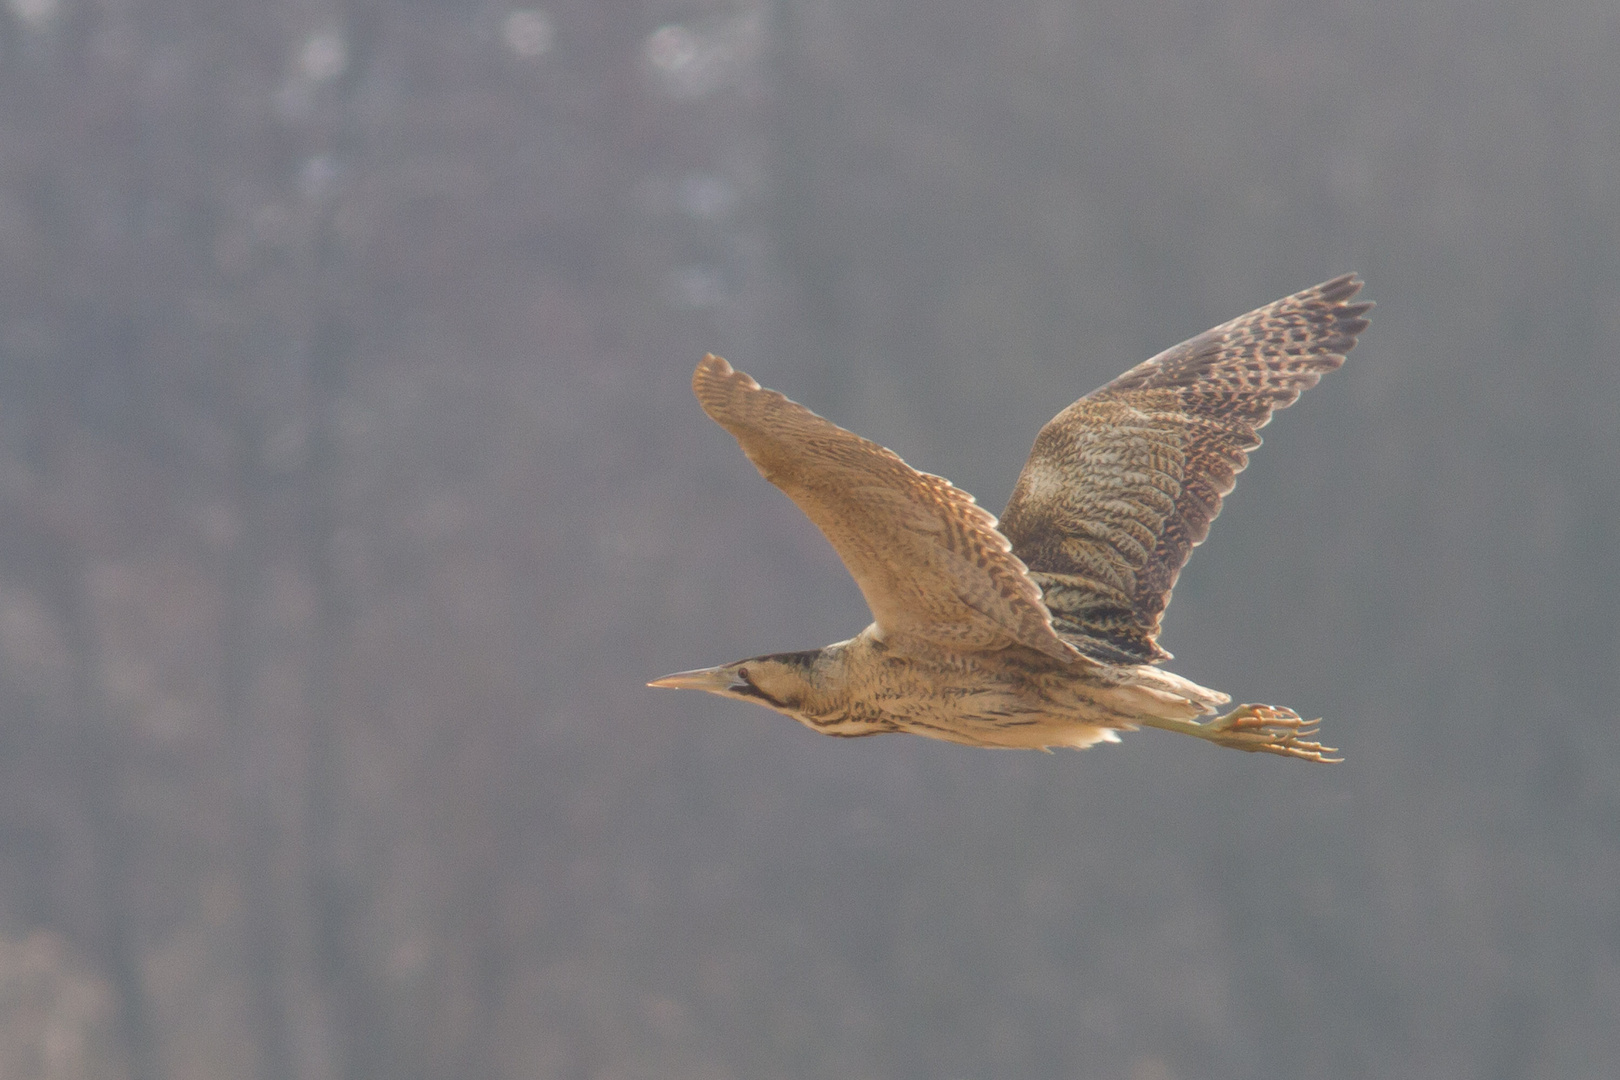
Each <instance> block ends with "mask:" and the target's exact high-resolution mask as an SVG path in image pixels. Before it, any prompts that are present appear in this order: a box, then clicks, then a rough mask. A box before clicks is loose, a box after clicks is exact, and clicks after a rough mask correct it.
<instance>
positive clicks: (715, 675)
mask: <svg viewBox="0 0 1620 1080" xmlns="http://www.w3.org/2000/svg"><path fill="white" fill-rule="evenodd" d="M820 652H821V651H820V650H813V651H811V652H793V653H772V654H771V655H769V656H755V657H751V658H750V659H747V660H738V661H737V662H736V663H733V664H721V665H720V666H719V667H711V668H698V669H697V670H696V671H677V672H676V673H675V674H673V675H665V676H664V677H663V678H661V679H654V680H653V681H652V682H650V683H648V684H647V685H648V686H661V687H666V688H668V689H671V690H706V691H708V692H709V693H711V694H719V695H720V696H721V697H729V698H736V699H737V700H739V701H752V702H753V703H754V704H756V705H763V706H765V707H766V708H768V709H775V710H777V711H778V712H784V713H787V714H788V715H790V716H796V715H797V714H798V713H799V712H800V711H802V710H803V708H804V706H805V703H806V698H808V697H809V695H810V693H811V691H812V690H813V689H814V683H813V681H812V673H813V672H814V670H815V667H816V660H817V658H818V657H819V656H820Z"/></svg>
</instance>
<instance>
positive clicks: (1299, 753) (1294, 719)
mask: <svg viewBox="0 0 1620 1080" xmlns="http://www.w3.org/2000/svg"><path fill="white" fill-rule="evenodd" d="M1321 723H1322V721H1321V719H1320V718H1318V719H1315V720H1302V719H1300V715H1299V713H1297V712H1295V711H1294V710H1293V709H1284V708H1279V707H1278V706H1276V705H1239V706H1238V707H1237V708H1235V709H1233V710H1232V711H1231V712H1229V713H1227V714H1226V715H1225V716H1218V717H1216V718H1215V719H1214V720H1211V721H1209V722H1207V723H1204V724H1200V725H1198V726H1199V728H1200V729H1201V732H1202V737H1203V738H1206V739H1208V740H1209V741H1210V742H1212V743H1216V744H1217V745H1220V746H1230V747H1231V748H1232V749H1234V750H1247V751H1249V752H1251V753H1260V752H1264V753H1267V754H1282V755H1283V756H1284V757H1296V758H1303V759H1305V760H1306V761H1320V762H1322V763H1323V764H1336V763H1338V762H1341V761H1343V760H1344V759H1343V758H1335V757H1328V756H1327V755H1329V754H1337V753H1338V752H1339V751H1338V750H1337V749H1336V748H1334V747H1331V746H1323V745H1322V744H1321V743H1319V742H1314V741H1312V740H1313V738H1314V737H1315V735H1316V734H1317V732H1318V731H1319V730H1320V728H1319V726H1318V725H1320V724H1321Z"/></svg>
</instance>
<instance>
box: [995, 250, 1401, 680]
mask: <svg viewBox="0 0 1620 1080" xmlns="http://www.w3.org/2000/svg"><path fill="white" fill-rule="evenodd" d="M1361 284H1362V283H1361V282H1360V281H1359V280H1358V279H1357V278H1356V277H1355V275H1353V274H1346V275H1345V276H1343V277H1338V278H1334V279H1333V280H1332V281H1329V282H1325V283H1323V284H1321V285H1318V286H1316V287H1315V288H1313V289H1306V290H1305V291H1304V292H1302V293H1296V294H1295V295H1293V296H1289V297H1286V298H1284V299H1282V300H1278V301H1277V302H1276V303H1274V304H1268V305H1267V306H1265V307H1263V308H1260V309H1258V310H1256V311H1251V312H1249V314H1247V315H1244V316H1242V317H1240V318H1237V319H1233V320H1232V321H1231V322H1229V323H1226V324H1225V325H1223V326H1217V327H1216V328H1215V329H1213V330H1209V331H1206V332H1205V333H1202V334H1200V335H1198V336H1197V337H1195V338H1193V339H1192V340H1191V341H1186V342H1183V343H1182V344H1180V345H1177V346H1176V347H1175V348H1173V349H1170V350H1168V351H1166V352H1163V353H1160V354H1159V355H1158V356H1155V357H1154V358H1153V359H1151V360H1149V361H1147V362H1146V363H1143V364H1139V365H1138V366H1136V367H1134V368H1132V369H1131V370H1130V371H1127V372H1126V373H1125V374H1123V375H1121V376H1120V377H1119V378H1117V379H1115V380H1114V381H1113V382H1111V383H1109V384H1108V385H1107V386H1104V387H1102V388H1101V389H1099V390H1095V391H1093V392H1092V393H1090V394H1087V395H1086V396H1085V397H1083V398H1081V399H1080V400H1079V401H1077V402H1075V403H1074V404H1073V405H1071V406H1069V407H1068V408H1067V409H1065V410H1063V411H1062V412H1061V413H1059V414H1058V415H1057V416H1056V417H1054V418H1053V419H1052V421H1051V422H1050V423H1048V424H1047V425H1046V426H1045V427H1044V428H1042V429H1041V433H1040V435H1039V436H1038V437H1037V438H1036V440H1035V448H1034V450H1032V451H1031V452H1030V455H1029V461H1028V462H1027V463H1026V464H1025V465H1024V471H1023V472H1022V473H1021V474H1020V475H1019V477H1018V485H1017V487H1016V488H1014V490H1013V495H1012V500H1011V501H1010V502H1009V503H1008V504H1007V512H1006V513H1005V514H1003V515H1002V519H1001V531H1002V532H1003V533H1005V534H1006V536H1007V538H1008V539H1009V540H1011V541H1012V545H1013V551H1014V552H1015V553H1016V554H1017V555H1018V557H1019V558H1021V559H1023V560H1024V563H1025V564H1026V565H1027V566H1028V567H1029V571H1030V576H1031V577H1032V578H1034V579H1035V581H1036V583H1037V584H1039V585H1040V586H1041V588H1042V589H1043V591H1044V598H1045V602H1046V606H1047V607H1048V608H1049V609H1050V610H1051V612H1052V617H1053V625H1054V626H1055V627H1056V628H1057V630H1058V633H1060V634H1061V635H1063V637H1064V638H1066V639H1067V640H1069V641H1070V642H1072V643H1073V644H1075V645H1076V646H1078V647H1079V648H1080V650H1081V651H1082V652H1084V653H1086V654H1087V655H1089V656H1092V657H1094V658H1096V659H1100V660H1106V661H1109V662H1113V663H1140V662H1143V661H1148V662H1157V661H1159V660H1163V659H1166V658H1168V657H1169V655H1170V654H1169V653H1167V652H1165V651H1164V650H1163V649H1161V648H1160V647H1159V645H1158V642H1157V641H1156V640H1155V639H1156V638H1157V637H1158V635H1159V620H1160V617H1161V616H1162V615H1163V614H1164V609H1165V607H1166V606H1167V605H1168V604H1169V603H1170V590H1171V588H1172V587H1173V586H1174V585H1175V583H1176V577H1177V575H1178V574H1180V572H1181V568H1182V567H1183V566H1184V565H1186V562H1187V557H1188V555H1189V554H1191V552H1192V549H1193V548H1194V547H1196V546H1197V545H1198V544H1201V543H1203V541H1204V537H1205V536H1207V535H1208V534H1209V524H1210V522H1211V521H1213V520H1215V515H1216V514H1218V513H1220V509H1221V497H1222V496H1224V495H1226V494H1227V493H1228V492H1230V491H1231V490H1232V485H1233V484H1234V483H1235V481H1236V477H1237V474H1238V473H1239V472H1241V471H1242V470H1243V468H1244V466H1246V465H1247V464H1248V461H1249V458H1248V451H1250V450H1253V449H1254V448H1255V447H1257V446H1259V445H1260V435H1259V429H1260V428H1262V427H1264V426H1265V425H1266V424H1267V423H1268V422H1269V421H1270V420H1271V414H1272V413H1273V412H1274V411H1276V410H1277V409H1282V408H1286V407H1287V406H1289V405H1292V404H1293V403H1294V401H1295V399H1297V398H1298V397H1299V395H1300V392H1301V391H1302V390H1304V389H1305V388H1307V387H1310V386H1315V385H1316V382H1317V380H1318V379H1320V378H1321V377H1322V373H1323V372H1324V371H1331V370H1333V369H1334V368H1336V367H1338V366H1339V365H1340V364H1342V363H1344V354H1345V353H1347V352H1349V351H1350V349H1351V348H1352V347H1353V346H1354V345H1355V343H1356V335H1357V334H1359V333H1360V332H1361V331H1363V330H1365V329H1366V328H1367V320H1366V319H1365V318H1363V316H1364V315H1365V314H1366V312H1367V310H1368V309H1369V308H1370V307H1372V305H1371V304H1370V303H1349V302H1348V301H1349V300H1350V299H1351V298H1352V297H1353V296H1355V295H1356V292H1357V291H1358V290H1359V289H1360V288H1361Z"/></svg>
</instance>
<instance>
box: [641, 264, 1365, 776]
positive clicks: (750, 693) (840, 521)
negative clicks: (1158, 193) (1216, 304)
mask: <svg viewBox="0 0 1620 1080" xmlns="http://www.w3.org/2000/svg"><path fill="white" fill-rule="evenodd" d="M1361 285H1362V283H1361V281H1360V280H1359V279H1358V278H1357V277H1356V276H1355V275H1354V274H1346V275H1344V276H1343V277H1337V278H1334V279H1333V280H1332V281H1328V282H1324V283H1323V284H1321V285H1318V286H1316V287H1315V288H1311V289H1306V290H1305V291H1304V292H1300V293H1296V294H1294V295H1293V296H1289V297H1285V298H1283V299H1281V300H1278V301H1277V302H1276V303H1273V304H1268V305H1266V306H1265V307H1262V308H1258V309H1256V310H1254V311H1251V312H1249V313H1248V314H1247V315H1243V316H1240V317H1239V318H1236V319H1233V320H1232V321H1231V322H1229V323H1225V324H1224V325H1221V326H1217V327H1215V328H1214V329H1213V330H1208V331H1205V332H1204V333H1202V334H1199V335H1198V336H1197V337H1195V338H1193V339H1191V340H1190V341H1185V342H1183V343H1181V344H1180V345H1177V346H1176V347H1175V348H1173V349H1170V350H1168V351H1166V352H1163V353H1160V354H1159V355H1158V356H1155V357H1154V358H1153V359H1151V360H1148V361H1146V362H1144V363H1142V364H1138V365H1137V366H1136V367H1134V368H1132V369H1131V370H1129V371H1127V372H1126V373H1125V374H1123V375H1121V376H1120V377H1119V378H1117V379H1115V380H1114V381H1113V382H1111V383H1109V384H1107V385H1106V386H1103V387H1102V388H1100V389H1098V390H1094V391H1092V392H1091V393H1089V394H1087V395H1086V396H1085V397H1083V398H1081V399H1080V400H1079V401H1076V402H1075V403H1074V404H1073V405H1070V406H1069V407H1068V408H1067V409H1064V410H1063V411H1062V412H1060V413H1058V414H1057V416H1055V417H1054V418H1053V419H1052V420H1051V422H1050V423H1048V424H1047V425H1046V426H1045V427H1044V428H1042V429H1041V432H1040V434H1039V435H1038V436H1037V437H1036V439H1035V448H1034V449H1033V450H1032V451H1031V452H1030V455H1029V460H1028V461H1027V462H1026V463H1025V464H1024V471H1023V472H1022V473H1021V474H1020V475H1019V477H1018V483H1017V485H1016V486H1015V487H1014V488H1013V494H1012V499H1011V501H1010V502H1008V504H1007V509H1006V512H1005V513H1004V514H1003V515H1002V517H1001V520H1000V521H999V522H997V520H996V518H995V517H994V516H993V515H992V514H990V513H988V512H987V511H985V510H983V509H981V508H980V507H979V506H977V505H976V504H975V503H974V500H973V496H971V495H969V494H968V493H967V492H965V491H963V490H962V489H960V488H958V487H955V486H953V485H952V484H951V483H950V481H948V480H945V479H943V478H942V477H938V476H931V475H929V474H928V473H922V472H918V471H917V470H915V469H913V468H912V467H911V466H909V465H907V464H906V463H905V462H904V461H902V460H900V458H899V456H898V455H896V454H895V453H893V452H892V451H890V450H887V449H885V448H884V447H882V446H879V445H878V444H877V443H874V442H870V441H868V440H866V439H863V438H861V437H860V436H859V435H856V434H855V433H854V432H851V431H846V430H844V429H843V428H841V427H839V426H838V425H836V424H834V423H832V422H831V421H829V420H825V419H823V418H822V417H820V416H818V415H816V414H815V413H813V412H811V411H810V410H809V409H806V408H805V407H804V406H802V405H799V404H797V403H795V402H793V401H790V400H788V399H787V398H786V397H784V396H783V395H781V394H779V393H777V392H776V391H774V390H767V389H765V388H763V387H761V386H760V385H759V383H757V382H755V381H754V380H753V379H752V378H750V377H749V376H748V375H746V374H744V373H743V372H741V371H737V370H735V369H733V368H732V366H731V365H730V364H728V363H726V362H725V361H724V360H722V359H721V358H720V357H718V356H714V355H712V354H711V355H708V356H705V357H704V358H703V360H702V361H701V362H700V363H699V364H698V366H697V371H696V372H695V373H694V374H693V376H692V390H693V392H694V393H696V394H697V399H698V401H699V403H700V404H701V405H702V406H703V410H704V411H705V412H707V413H708V414H709V415H710V416H711V417H713V418H714V420H715V421H716V422H717V423H718V424H719V425H720V426H721V427H723V428H725V429H726V430H727V431H729V432H731V434H732V435H733V436H735V437H736V439H737V442H738V443H739V444H740V445H741V446H742V450H743V453H745V454H747V455H748V459H749V460H750V461H752V462H753V463H754V465H755V466H756V467H757V468H758V469H759V471H760V473H761V474H763V475H764V477H765V478H766V479H767V480H769V481H770V482H771V483H773V484H775V485H776V486H777V487H779V488H781V489H782V490H783V491H784V492H786V493H787V495H788V497H789V498H791V499H792V500H793V501H794V502H795V503H797V504H798V506H799V509H801V510H803V511H804V513H805V515H806V516H807V517H809V518H810V520H811V521H813V522H815V524H816V526H817V527H818V528H820V529H821V531H822V533H823V534H825V536H826V537H827V539H828V540H829V541H831V543H832V546H833V548H834V549H835V550H836V551H837V552H838V556H839V558H841V559H842V560H843V562H844V566H845V567H847V568H848V570H849V572H850V575H851V576H852V577H854V579H855V583H856V584H857V585H858V586H860V590H861V593H862V595H864V596H865V598H866V603H867V605H868V606H869V607H870V608H871V609H872V617H873V621H872V624H871V625H870V626H868V627H867V628H866V629H865V630H862V631H861V632H860V633H859V634H857V635H856V636H855V637H853V638H851V639H849V640H848V641H840V642H837V643H836V644H832V645H828V646H826V647H825V648H821V649H812V650H809V651H806V652H790V653H772V654H769V655H765V656H756V657H751V658H750V659H747V660H739V661H737V662H736V663H731V664H722V665H720V666H719V667H711V668H701V669H699V670H696V671H682V672H678V673H676V674H674V675H666V676H664V677H663V678H661V679H655V680H653V681H652V682H651V683H649V684H648V685H649V686H659V687H671V688H675V689H689V690H706V691H708V692H709V693H712V694H719V695H721V696H722V697H731V698H737V699H740V700H743V701H751V702H754V703H755V704H758V705H763V706H766V707H767V708H771V709H775V710H776V711H777V712H780V713H784V714H786V715H788V716H791V717H793V718H794V719H795V720H798V721H799V722H800V723H802V724H804V725H805V726H806V727H809V728H811V729H813V730H815V731H819V732H822V733H824V734H827V735H840V736H844V737H846V738H853V737H858V736H862V735H881V734H884V733H888V732H910V733H912V734H914V735H926V736H929V737H931V738H935V739H946V740H949V741H951V742H957V743H964V744H966V745H969V746H991V747H1010V748H1026V749H1041V750H1046V749H1050V748H1051V747H1054V746H1070V747H1075V748H1077V749H1083V748H1085V747H1087V746H1091V745H1093V744H1095V743H1099V742H1117V741H1118V739H1119V735H1118V733H1119V732H1121V731H1134V730H1136V729H1137V728H1140V727H1154V728H1160V729H1163V730H1167V731H1179V732H1181V733H1183V734H1186V735H1193V736H1196V737H1197V738H1200V739H1205V740H1207V741H1209V742H1212V743H1215V744H1216V745H1218V746H1229V747H1232V748H1234V749H1238V750H1250V751H1263V752H1266V753H1273V754H1282V755H1285V756H1288V757H1296V758H1304V759H1306V760H1308V761H1321V762H1327V761H1334V760H1337V759H1335V758H1332V757H1329V756H1328V755H1331V754H1334V753H1337V751H1336V750H1334V749H1333V748H1332V747H1326V746H1323V745H1322V744H1321V743H1319V742H1316V741H1315V737H1316V735H1317V726H1316V725H1317V724H1318V723H1319V721H1315V720H1302V719H1301V718H1300V716H1299V714H1298V713H1296V712H1294V711H1293V710H1292V709H1286V708H1279V707H1276V706H1272V705H1242V706H1239V707H1238V708H1236V709H1234V710H1232V711H1231V712H1228V713H1226V714H1225V715H1222V716H1213V718H1212V719H1208V720H1202V721H1201V720H1199V719H1198V718H1199V717H1204V716H1212V714H1214V713H1215V712H1216V711H1217V706H1220V705H1224V704H1226V703H1227V702H1229V701H1231V697H1230V696H1229V695H1227V694H1223V693H1221V692H1220V691H1217V690H1210V689H1208V688H1206V687H1203V686H1199V685H1198V684H1197V683H1195V682H1192V681H1191V680H1189V679H1184V678H1182V677H1181V676H1179V675H1175V674H1173V673H1171V672H1169V671H1166V670H1165V669H1164V668H1162V667H1160V666H1159V665H1160V664H1161V663H1162V662H1163V661H1165V660H1168V659H1170V654H1169V653H1167V652H1165V651H1164V650H1163V649H1162V648H1160V647H1159V644H1158V640H1157V639H1158V636H1159V621H1160V619H1161V618H1162V617H1163V615H1164V609H1165V607H1166V606H1167V605H1168V604H1169V603H1170V590H1171V588H1172V587H1173V586H1174V585H1175V583H1176V577H1177V575H1178V574H1180V572H1181V568H1182V566H1184V565H1185V564H1186V562H1187V557H1188V555H1189V554H1191V552H1192V549H1193V548H1194V547H1196V546H1197V545H1199V544H1201V543H1203V541H1204V538H1205V536H1207V535H1208V534H1209V525H1210V522H1211V521H1213V520H1214V519H1215V515H1216V514H1218V513H1219V512H1220V509H1221V498H1222V497H1223V496H1225V495H1226V494H1228V493H1229V492H1230V491H1231V490H1232V486H1233V483H1234V482H1235V479H1236V477H1237V474H1238V473H1239V472H1240V471H1242V469H1243V468H1244V467H1245V466H1246V465H1247V464H1248V453H1249V451H1251V450H1253V449H1254V448H1255V447H1257V446H1259V445H1260V435H1259V429H1260V428H1262V427H1264V426H1265V425H1266V424H1267V423H1268V422H1269V421H1270V420H1271V414H1272V413H1273V412H1275V411H1276V410H1277V409H1282V408H1286V407H1287V406H1289V405H1292V404H1293V403H1294V401H1295V400H1296V399H1297V398H1298V397H1299V395H1300V392H1301V391H1302V390H1304V389H1305V388H1307V387H1310V386H1314V385H1316V382H1317V380H1318V379H1320V378H1321V377H1322V373H1323V372H1325V371H1331V370H1333V369H1334V368H1336V367H1338V366H1339V365H1340V364H1342V363H1344V356H1345V354H1346V353H1347V352H1349V351H1350V349H1351V348H1352V347H1353V346H1354V345H1355V343H1356V335H1357V334H1359V333H1361V331H1363V330H1365V329H1366V328H1367V319H1366V318H1365V316H1366V313H1367V311H1368V309H1369V308H1371V307H1372V304H1371V303H1368V302H1365V301H1363V302H1357V303H1352V302H1351V301H1352V300H1353V298H1354V297H1355V295H1356V293H1357V292H1358V291H1359V290H1360V289H1361Z"/></svg>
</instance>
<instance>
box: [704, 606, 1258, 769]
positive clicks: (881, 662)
mask: <svg viewBox="0 0 1620 1080" xmlns="http://www.w3.org/2000/svg"><path fill="white" fill-rule="evenodd" d="M992 655H993V657H994V659H993V660H987V659H986V656H985V654H983V653H977V652H965V651H958V650H954V649H940V648H935V647H932V646H930V645H929V644H927V643H926V642H918V641H906V640H905V639H903V638H902V639H899V640H894V639H890V638H885V637H884V636H883V635H882V634H881V633H880V632H879V631H878V630H877V629H876V628H875V627H874V626H869V627H867V628H866V629H865V630H863V631H861V633H860V634H858V635H856V636H855V637H854V638H851V639H850V640H849V641H840V642H838V643H837V644H834V645H828V646H827V647H825V648H822V649H816V650H813V651H811V652H803V653H786V654H779V655H778V656H776V657H761V658H757V659H755V660H754V661H753V662H751V663H750V662H746V661H745V662H744V663H743V664H742V665H741V669H742V675H741V676H740V677H739V679H738V681H739V682H740V683H742V684H743V685H741V686H740V687H739V688H738V691H734V692H733V695H734V696H739V697H749V698H751V699H752V700H755V701H757V702H758V703H759V704H761V705H766V706H768V707H770V708H773V709H776V710H777V711H778V712H781V713H785V714H786V715H788V716H791V717H793V718H794V719H795V720H798V721H799V722H800V723H802V724H804V725H805V726H806V727H808V728H810V729H811V730H813V731H819V732H821V733H822V734H824V735H839V736H842V737H844V738H854V737H857V736H861V735H882V734H888V733H891V732H908V733H910V734H913V735H927V736H929V737H931V738H935V739H945V740H947V741H949V742H956V743H963V744H965V745H967V746H992V747H1002V748H1007V749H1018V750H1045V749H1048V748H1050V747H1054V746H1068V747H1073V748H1075V749H1083V748H1085V747H1087V746H1091V745H1092V744H1094V743H1099V742H1116V741H1118V738H1119V736H1118V735H1117V734H1116V732H1118V731H1120V730H1128V729H1130V728H1133V727H1135V726H1137V725H1138V724H1140V723H1142V722H1143V718H1144V717H1153V718H1159V719H1165V720H1177V721H1190V720H1193V719H1194V718H1196V717H1198V716H1201V715H1203V714H1204V713H1206V712H1208V711H1210V708H1211V707H1212V706H1214V705H1218V704H1223V703H1225V702H1226V701H1227V700H1229V699H1228V698H1227V696H1226V695H1225V694H1220V693H1217V692H1216V691H1214V690H1207V689H1205V688H1204V687H1202V686H1199V685H1197V684H1196V683H1193V682H1189V681H1188V680H1186V679H1183V678H1182V677H1181V676H1179V675H1175V674H1173V673H1171V672H1168V671H1165V670H1164V669H1162V668H1157V667H1153V666H1151V665H1147V664H1129V665H1113V664H1100V663H1097V662H1095V661H1091V660H1087V659H1085V658H1082V659H1081V660H1079V661H1077V662H1072V663H1065V662H1064V661H1061V660H1055V659H1053V658H1052V657H1049V656H1046V655H1045V654H1043V653H1040V652H1037V651H1035V650H1034V649H1029V648H1022V647H1014V648H1007V649H1002V650H999V651H997V652H996V653H994V654H992Z"/></svg>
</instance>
